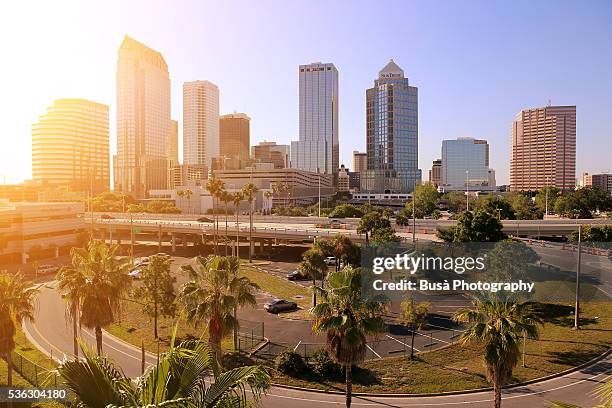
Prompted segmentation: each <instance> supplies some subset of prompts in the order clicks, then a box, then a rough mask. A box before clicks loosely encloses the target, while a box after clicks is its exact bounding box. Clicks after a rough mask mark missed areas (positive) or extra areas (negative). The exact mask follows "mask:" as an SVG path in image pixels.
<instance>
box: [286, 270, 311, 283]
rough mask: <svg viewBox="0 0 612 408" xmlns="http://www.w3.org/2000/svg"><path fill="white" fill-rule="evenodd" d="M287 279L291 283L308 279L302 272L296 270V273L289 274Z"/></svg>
mask: <svg viewBox="0 0 612 408" xmlns="http://www.w3.org/2000/svg"><path fill="white" fill-rule="evenodd" d="M287 279H288V280H290V281H299V280H306V279H307V277H306V276H304V275H302V272H300V271H298V270H297V269H296V270H295V271H293V272H291V273H288V274H287Z"/></svg>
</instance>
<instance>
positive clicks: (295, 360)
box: [274, 350, 308, 377]
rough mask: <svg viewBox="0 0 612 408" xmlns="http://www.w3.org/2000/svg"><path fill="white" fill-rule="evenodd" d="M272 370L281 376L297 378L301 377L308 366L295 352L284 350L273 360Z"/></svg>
mask: <svg viewBox="0 0 612 408" xmlns="http://www.w3.org/2000/svg"><path fill="white" fill-rule="evenodd" d="M274 368H276V369H277V370H278V371H280V372H281V373H283V374H287V375H290V376H292V377H297V376H299V375H303V374H304V373H305V372H306V370H307V369H308V366H307V365H306V363H305V362H304V359H303V358H302V356H301V355H300V354H298V353H296V352H295V351H291V350H286V351H283V352H282V353H281V354H279V355H278V356H276V358H275V359H274Z"/></svg>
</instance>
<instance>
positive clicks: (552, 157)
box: [510, 106, 576, 191]
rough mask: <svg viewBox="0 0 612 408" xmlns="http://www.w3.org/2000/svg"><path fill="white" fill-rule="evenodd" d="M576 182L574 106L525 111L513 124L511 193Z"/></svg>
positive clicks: (563, 185)
mask: <svg viewBox="0 0 612 408" xmlns="http://www.w3.org/2000/svg"><path fill="white" fill-rule="evenodd" d="M575 183H576V106H547V107H544V108H535V109H525V110H522V111H520V112H519V113H518V114H517V115H516V119H515V120H514V122H512V131H511V140H510V190H511V191H536V190H540V189H541V188H542V187H544V186H556V187H558V188H560V189H563V190H566V189H572V188H574V186H575Z"/></svg>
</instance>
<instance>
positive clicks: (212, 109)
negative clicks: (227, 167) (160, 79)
mask: <svg viewBox="0 0 612 408" xmlns="http://www.w3.org/2000/svg"><path fill="white" fill-rule="evenodd" d="M219 152H220V148H219V88H217V85H215V84H213V83H212V82H209V81H192V82H185V83H184V84H183V163H186V164H203V165H205V166H206V167H208V168H211V166H212V159H213V157H218V156H219Z"/></svg>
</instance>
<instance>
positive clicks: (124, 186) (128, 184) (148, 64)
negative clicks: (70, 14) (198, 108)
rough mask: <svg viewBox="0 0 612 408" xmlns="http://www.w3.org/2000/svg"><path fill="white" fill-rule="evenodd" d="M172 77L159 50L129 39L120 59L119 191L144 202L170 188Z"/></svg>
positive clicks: (118, 87) (116, 178)
mask: <svg viewBox="0 0 612 408" xmlns="http://www.w3.org/2000/svg"><path fill="white" fill-rule="evenodd" d="M170 130H171V125H170V76H169V74H168V65H167V64H166V61H165V60H164V57H163V56H162V55H161V53H159V52H158V51H155V50H152V49H151V48H149V47H147V46H146V45H144V44H141V43H139V42H138V41H136V40H133V39H132V38H130V37H128V36H125V38H124V39H123V42H122V43H121V47H119V58H118V60H117V155H116V156H115V157H114V163H113V165H114V169H115V171H114V179H115V189H116V190H118V191H123V192H125V193H129V194H132V195H134V196H135V197H138V198H141V197H146V196H147V194H148V191H149V190H151V189H161V188H166V186H167V178H168V159H169V148H168V146H169V136H170Z"/></svg>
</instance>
